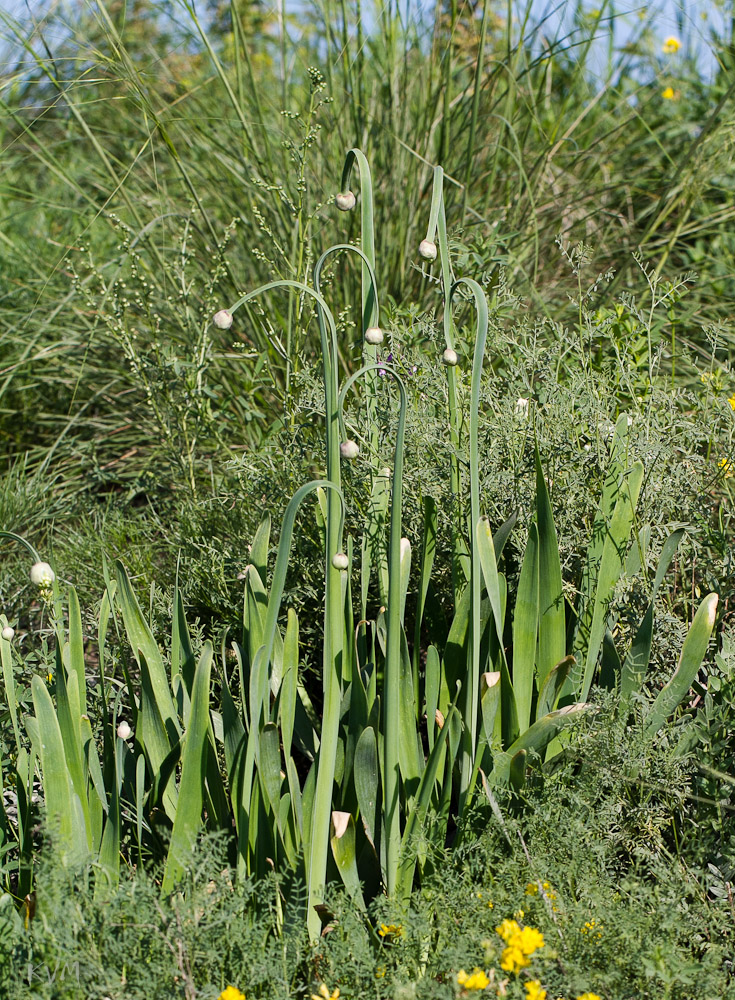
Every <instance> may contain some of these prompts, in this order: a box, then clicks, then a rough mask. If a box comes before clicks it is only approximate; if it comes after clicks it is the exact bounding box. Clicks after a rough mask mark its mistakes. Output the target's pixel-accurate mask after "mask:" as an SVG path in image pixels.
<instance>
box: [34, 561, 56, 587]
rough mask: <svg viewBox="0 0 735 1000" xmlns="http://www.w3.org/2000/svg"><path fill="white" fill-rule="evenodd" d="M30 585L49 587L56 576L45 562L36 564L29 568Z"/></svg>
mask: <svg viewBox="0 0 735 1000" xmlns="http://www.w3.org/2000/svg"><path fill="white" fill-rule="evenodd" d="M30 575H31V583H33V584H35V585H36V587H41V588H46V587H50V586H51V584H52V583H53V582H54V580H55V579H56V574H55V573H54V571H53V570H52V569H51V567H50V566H49V564H48V563H47V562H37V563H34V564H33V565H32V566H31V574H30Z"/></svg>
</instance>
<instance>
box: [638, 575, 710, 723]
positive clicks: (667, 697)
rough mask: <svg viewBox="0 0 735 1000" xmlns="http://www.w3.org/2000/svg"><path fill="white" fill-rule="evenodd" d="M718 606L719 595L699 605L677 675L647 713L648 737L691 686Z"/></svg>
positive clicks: (679, 702)
mask: <svg viewBox="0 0 735 1000" xmlns="http://www.w3.org/2000/svg"><path fill="white" fill-rule="evenodd" d="M717 602H718V596H717V594H708V595H707V597H705V599H704V600H703V601H702V603H701V604H700V605H699V608H698V609H697V613H696V614H695V616H694V621H693V622H692V624H691V626H690V627H689V631H688V632H687V636H686V639H685V640H684V645H683V646H682V649H681V655H680V656H679V662H678V664H677V666H676V671H675V672H674V675H673V677H671V679H670V680H669V681H668V683H667V684H665V685H664V687H663V688H662V689H661V691H660V692H659V694H658V697H657V698H656V700H655V701H654V703H653V705H652V706H651V709H650V711H649V713H648V716H647V719H646V721H647V724H646V729H645V732H646V735H647V736H654V735H655V734H656V733H657V732H658V730H659V729H660V728H661V726H662V725H663V724H664V722H665V721H666V719H668V717H669V716H670V715H671V714H672V713H673V712H674V711H675V710H676V709H677V707H678V706H679V705H680V704H681V702H682V701H683V700H684V698H685V697H686V694H687V692H688V691H689V688H690V687H691V686H692V682H693V681H694V678H695V677H696V676H697V673H698V672H699V668H700V667H701V665H702V660H703V659H704V655H705V653H706V652H707V646H708V645H709V640H710V637H711V635H712V629H713V628H714V627H715V618H716V615H717Z"/></svg>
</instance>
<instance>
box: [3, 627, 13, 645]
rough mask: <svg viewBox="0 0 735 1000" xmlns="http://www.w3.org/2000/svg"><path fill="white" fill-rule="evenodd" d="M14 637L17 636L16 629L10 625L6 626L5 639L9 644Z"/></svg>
mask: <svg viewBox="0 0 735 1000" xmlns="http://www.w3.org/2000/svg"><path fill="white" fill-rule="evenodd" d="M14 635H15V629H14V628H11V627H10V625H6V626H5V628H4V629H3V631H2V636H3V639H6V640H7V641H8V642H10V641H11V639H12V638H13V636H14Z"/></svg>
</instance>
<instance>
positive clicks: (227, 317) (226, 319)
mask: <svg viewBox="0 0 735 1000" xmlns="http://www.w3.org/2000/svg"><path fill="white" fill-rule="evenodd" d="M214 325H215V326H216V327H217V329H218V330H229V329H230V327H231V326H232V313H231V312H229V310H227V309H220V311H219V312H216V313H215V314H214Z"/></svg>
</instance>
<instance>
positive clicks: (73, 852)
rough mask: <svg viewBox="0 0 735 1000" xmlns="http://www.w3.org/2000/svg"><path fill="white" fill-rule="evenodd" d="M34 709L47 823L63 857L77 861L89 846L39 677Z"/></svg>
mask: <svg viewBox="0 0 735 1000" xmlns="http://www.w3.org/2000/svg"><path fill="white" fill-rule="evenodd" d="M31 695H32V697H33V708H34V710H35V713H36V717H35V720H34V721H35V722H36V725H37V734H38V756H39V759H40V761H41V772H42V774H43V792H44V798H45V804H46V818H47V822H48V823H49V825H50V826H51V828H52V829H53V830H54V833H55V834H56V837H57V838H58V839H57V844H58V850H59V854H60V855H61V857H62V858H66V859H75V858H78V857H79V855H80V851H81V850H82V849H83V846H84V845H85V844H86V843H87V836H86V831H85V829H84V825H83V824H82V825H81V826H80V825H79V823H78V821H77V811H76V809H75V808H73V804H72V798H73V797H74V791H73V787H72V781H71V776H70V774H69V770H68V768H67V764H66V755H65V753H64V744H63V741H62V738H61V729H60V728H59V722H58V719H57V717H56V712H55V711H54V705H53V702H52V701H51V695H50V694H49V693H48V690H47V688H46V685H45V684H44V683H43V681H42V680H41V678H40V677H39V676H38V675H34V677H33V680H32V681H31Z"/></svg>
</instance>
